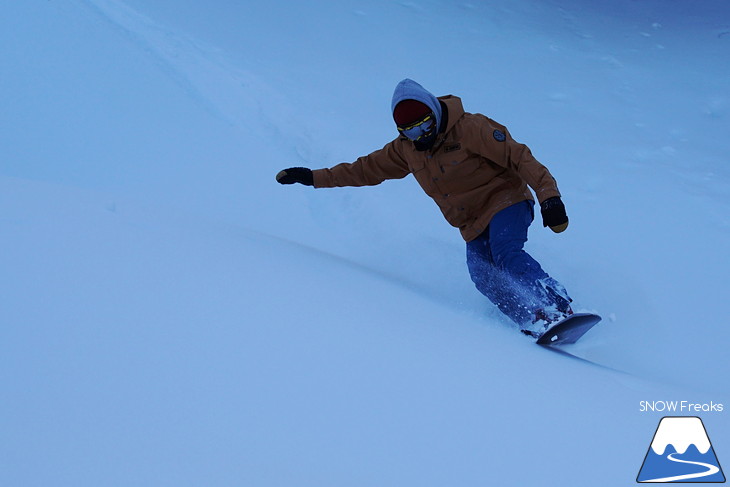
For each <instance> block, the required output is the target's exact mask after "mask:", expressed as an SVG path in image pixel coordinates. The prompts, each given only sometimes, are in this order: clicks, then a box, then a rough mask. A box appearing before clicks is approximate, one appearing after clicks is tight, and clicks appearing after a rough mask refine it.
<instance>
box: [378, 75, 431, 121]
mask: <svg viewBox="0 0 730 487" xmlns="http://www.w3.org/2000/svg"><path fill="white" fill-rule="evenodd" d="M403 100H416V101H420V102H421V103H423V104H424V105H426V106H427V107H429V108H430V109H431V110H432V111H433V113H434V115H436V127H440V126H441V103H439V101H438V98H436V97H435V96H433V94H432V93H431V92H430V91H428V90H426V89H425V88H424V87H423V86H421V85H419V84H418V83H416V82H415V81H413V80H412V79H408V78H406V79H404V80H403V81H401V82H400V83H398V85H397V86H396V87H395V91H394V92H393V100H392V101H391V103H390V112H391V113H393V112H394V111H395V106H396V105H397V104H398V103H400V102H402V101H403Z"/></svg>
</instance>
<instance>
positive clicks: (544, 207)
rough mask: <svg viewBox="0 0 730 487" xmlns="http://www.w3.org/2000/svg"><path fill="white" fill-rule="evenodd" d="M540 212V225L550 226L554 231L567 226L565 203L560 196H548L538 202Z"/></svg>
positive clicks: (562, 229)
mask: <svg viewBox="0 0 730 487" xmlns="http://www.w3.org/2000/svg"><path fill="white" fill-rule="evenodd" d="M540 212H541V213H542V226H543V227H550V230H552V231H553V232H555V233H560V232H562V231H564V230H565V229H566V228H568V215H567V214H566V213H565V205H564V204H563V200H561V199H560V196H553V197H552V198H548V199H546V200H545V201H543V202H542V203H541V204H540Z"/></svg>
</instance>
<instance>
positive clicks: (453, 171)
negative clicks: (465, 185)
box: [438, 150, 482, 181]
mask: <svg viewBox="0 0 730 487" xmlns="http://www.w3.org/2000/svg"><path fill="white" fill-rule="evenodd" d="M438 159H439V160H438V164H439V169H440V172H441V173H442V177H443V178H444V179H446V180H448V181H459V180H461V181H465V180H466V179H467V178H471V177H473V176H474V175H475V173H476V172H477V171H479V169H480V168H481V166H482V159H481V157H479V156H476V155H473V154H469V153H468V152H467V151H465V150H455V151H451V152H444V153H443V154H439V158H438Z"/></svg>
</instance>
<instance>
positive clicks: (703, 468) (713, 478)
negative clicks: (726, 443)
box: [636, 416, 725, 483]
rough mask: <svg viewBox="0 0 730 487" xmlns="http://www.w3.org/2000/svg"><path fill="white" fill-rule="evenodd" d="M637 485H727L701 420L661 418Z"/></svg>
mask: <svg viewBox="0 0 730 487" xmlns="http://www.w3.org/2000/svg"><path fill="white" fill-rule="evenodd" d="M636 481H637V482H638V483H645V482H647V483H650V482H651V483H669V482H672V483H675V482H677V483H683V482H693V483H695V482H697V483H700V482H703V483H722V482H725V474H724V473H723V472H722V467H720V462H719V461H718V460H717V456H716V455H715V449H714V448H713V447H712V443H710V437H709V436H707V430H706V429H705V425H704V424H703V423H702V420H701V419H700V418H698V417H696V416H665V417H664V418H662V419H661V421H659V426H658V427H657V430H656V433H654V438H653V439H652V441H651V445H649V450H648V451H647V452H646V457H645V458H644V463H643V464H642V465H641V470H640V471H639V475H638V476H637V477H636Z"/></svg>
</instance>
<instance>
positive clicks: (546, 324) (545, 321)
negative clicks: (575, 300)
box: [520, 304, 573, 338]
mask: <svg viewBox="0 0 730 487" xmlns="http://www.w3.org/2000/svg"><path fill="white" fill-rule="evenodd" d="M572 314H573V310H572V309H571V307H570V304H567V306H565V307H562V309H556V308H554V307H549V308H539V309H537V310H536V311H535V316H534V318H533V319H532V326H531V327H529V328H523V329H522V330H520V331H522V333H524V334H525V335H527V336H531V337H533V338H539V337H540V336H542V334H543V333H545V330H547V329H548V328H550V327H551V326H552V325H554V324H555V323H558V322H559V321H562V320H564V319H565V318H567V317H568V316H570V315H572Z"/></svg>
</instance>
